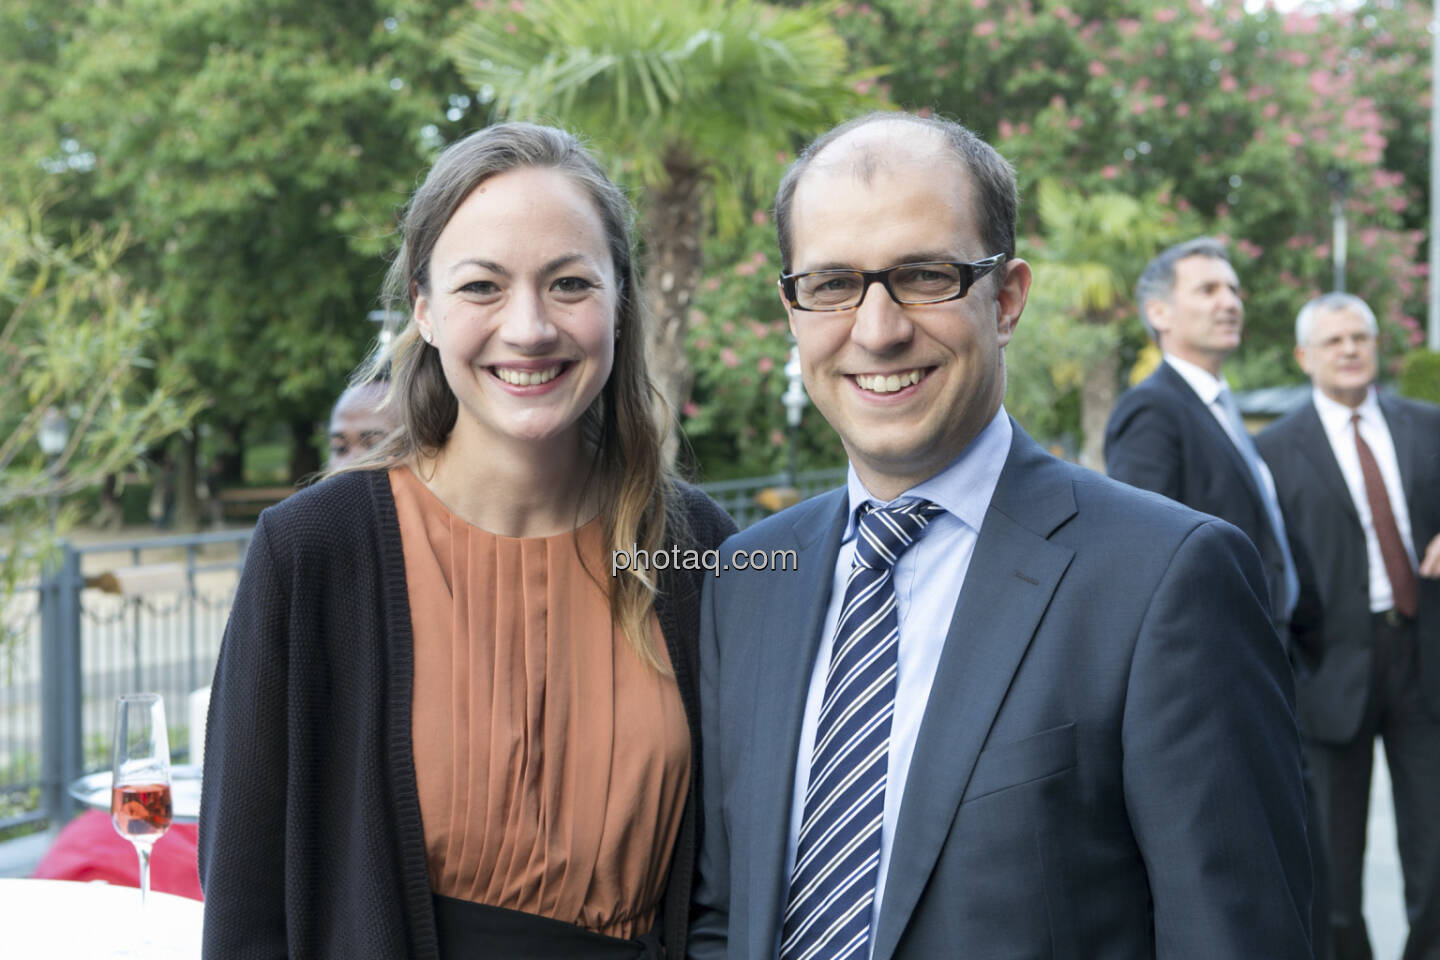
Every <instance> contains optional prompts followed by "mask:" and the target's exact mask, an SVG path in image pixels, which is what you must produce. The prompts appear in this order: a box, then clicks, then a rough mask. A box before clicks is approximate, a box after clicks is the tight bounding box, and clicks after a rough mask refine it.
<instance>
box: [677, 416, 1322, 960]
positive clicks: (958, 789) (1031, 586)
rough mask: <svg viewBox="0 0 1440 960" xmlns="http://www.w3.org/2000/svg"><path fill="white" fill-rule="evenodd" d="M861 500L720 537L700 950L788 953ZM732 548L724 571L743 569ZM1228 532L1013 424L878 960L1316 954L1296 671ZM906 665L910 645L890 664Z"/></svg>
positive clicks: (944, 676)
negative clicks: (1054, 450)
mask: <svg viewBox="0 0 1440 960" xmlns="http://www.w3.org/2000/svg"><path fill="white" fill-rule="evenodd" d="M846 505H847V498H846V493H845V491H844V490H843V489H842V490H837V491H832V492H831V493H828V494H824V495H822V496H820V497H817V498H815V499H813V500H809V501H806V502H805V503H802V504H800V505H798V506H796V507H793V508H791V509H790V510H787V511H785V512H783V513H781V514H778V515H777V516H774V517H771V518H769V519H767V520H766V521H764V522H762V523H760V524H757V525H755V526H753V527H751V528H750V529H748V530H746V531H744V532H743V533H741V534H739V535H738V536H737V537H733V538H731V540H729V541H728V542H727V544H726V547H725V549H727V550H731V549H766V550H769V549H793V550H795V551H797V553H798V557H799V570H798V572H738V571H729V572H727V573H723V574H721V575H720V576H719V577H717V578H713V579H711V580H709V581H707V582H706V587H705V596H704V599H703V601H702V614H701V723H702V740H703V751H704V752H703V757H704V764H703V774H702V780H703V785H704V786H703V791H704V810H705V821H704V824H705V827H704V841H703V844H702V848H701V859H700V866H699V874H698V875H699V880H698V884H697V894H696V897H697V903H696V906H697V911H696V916H695V918H694V922H693V925H692V927H691V939H690V952H691V956H692V957H695V958H706V960H709V958H720V957H729V958H731V960H745V958H761V957H771V958H773V957H774V955H775V950H776V945H777V942H778V941H777V935H778V931H779V923H780V916H781V913H782V911H783V903H784V899H785V896H786V889H787V887H788V878H787V877H786V876H784V872H785V865H784V860H785V847H786V835H787V830H788V829H789V821H790V803H791V796H792V792H793V777H794V770H795V763H796V755H797V745H798V740H799V736H800V727H801V717H802V713H803V710H804V701H805V697H806V691H807V686H808V682H809V678H810V676H811V671H812V669H813V666H814V663H815V657H816V656H817V653H818V651H820V650H821V649H823V648H824V646H823V643H822V641H823V638H822V637H821V636H820V633H821V631H822V629H823V623H824V618H825V612H826V607H827V605H828V603H829V600H830V596H829V594H830V587H831V579H832V575H833V573H834V567H835V560H836V556H837V554H838V551H839V547H840V539H841V536H842V533H843V531H844V528H845V521H846ZM727 555H728V554H727ZM1263 592H1264V586H1263V583H1262V574H1261V570H1260V564H1259V560H1258V558H1257V556H1256V554H1255V551H1254V548H1253V547H1251V546H1250V544H1249V543H1248V542H1247V541H1246V540H1245V538H1244V537H1243V536H1242V535H1241V534H1240V533H1239V532H1238V531H1236V530H1235V529H1234V528H1233V527H1230V526H1228V525H1227V524H1224V523H1221V522H1218V521H1215V520H1213V519H1211V518H1209V517H1204V516H1201V515H1200V514H1197V513H1195V512H1194V511H1191V510H1188V509H1186V508H1184V507H1182V506H1180V505H1179V504H1176V503H1174V502H1172V501H1169V500H1165V499H1162V498H1160V497H1156V496H1152V495H1150V494H1146V493H1142V492H1139V491H1136V490H1134V489H1132V488H1129V487H1125V486H1122V485H1120V484H1117V483H1114V482H1112V481H1110V480H1107V479H1105V478H1104V477H1102V476H1100V475H1098V474H1096V473H1093V472H1092V471H1088V470H1082V469H1080V468H1078V467H1074V466H1072V465H1069V464H1066V463H1063V462H1062V461H1059V460H1056V459H1055V458H1053V457H1051V456H1049V455H1048V454H1046V453H1044V452H1043V451H1042V450H1040V448H1039V446H1038V445H1037V444H1036V443H1035V442H1034V441H1033V440H1031V439H1030V438H1029V437H1028V436H1026V435H1025V433H1024V432H1023V431H1022V430H1020V428H1019V427H1018V426H1016V427H1015V437H1014V440H1013V442H1012V445H1011V450H1010V453H1009V456H1008V458H1007V460H1006V463H1005V467H1004V470H1003V472H1002V474H1001V477H1000V481H999V485H998V486H997V488H996V490H995V495H994V498H993V499H992V501H991V504H990V507H989V509H988V511H987V513H986V516H985V520H984V523H983V527H982V529H981V531H980V534H979V539H978V541H977V543H976V546H975V552H974V555H973V558H972V560H971V563H970V567H969V572H968V574H967V575H966V579H965V584H964V587H963V589H962V590H961V592H960V595H959V597H958V598H957V602H956V605H955V611H954V614H953V617H952V618H951V621H950V622H949V623H936V624H934V625H933V629H934V630H935V631H936V632H937V633H939V632H942V631H943V632H944V635H945V646H944V650H943V652H942V654H941V658H940V662H939V666H938V668H937V672H936V676H935V681H934V688H933V690H932V692H931V695H930V699H929V701H928V703H927V705H926V710H925V715H924V720H923V723H922V727H921V730H920V734H919V739H918V741H917V743H916V745H915V753H914V757H913V760H912V765H911V768H910V776H909V779H908V781H907V784H906V788H905V795H904V798H903V800H902V805H901V809H900V816H899V823H898V826H897V828H896V833H895V836H894V839H893V848H892V855H891V860H890V868H889V869H890V872H889V875H888V877H887V881H886V891H885V899H884V901H883V904H882V907H881V912H880V915H879V919H878V922H877V925H876V928H875V930H874V941H873V942H874V956H875V958H876V960H892V958H903V960H909V958H916V960H919V958H924V960H934V958H936V957H964V958H966V960H987V958H993V960H999V958H1007V960H1009V958H1020V957H1024V958H1042V957H1044V958H1071V960H1110V958H1114V960H1119V958H1124V960H1136V958H1141V957H1166V958H1171V957H1173V958H1182V957H1183V958H1186V960H1193V958H1197V957H1204V958H1206V960H1224V958H1237V960H1238V958H1246V960H1252V958H1254V957H1267V958H1302V957H1309V956H1310V948H1309V942H1308V933H1307V920H1308V916H1309V911H1310V897H1311V891H1310V865H1309V859H1308V854H1307V851H1306V843H1305V827H1304V824H1305V808H1304V803H1303V798H1302V793H1301V780H1300V752H1299V737H1298V735H1297V733H1296V729H1295V721H1294V715H1293V712H1292V693H1291V680H1290V672H1289V669H1288V667H1287V666H1286V663H1285V658H1284V654H1283V652H1282V649H1281V645H1280V642H1279V640H1278V639H1277V637H1276V635H1275V632H1274V629H1273V628H1272V627H1271V624H1270V621H1269V618H1268V616H1267V615H1266V613H1265V610H1264V607H1263V605H1262V602H1261V597H1262V595H1263ZM902 656H903V652H902Z"/></svg>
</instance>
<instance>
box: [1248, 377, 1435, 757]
mask: <svg viewBox="0 0 1440 960" xmlns="http://www.w3.org/2000/svg"><path fill="white" fill-rule="evenodd" d="M1378 399H1379V402H1380V412H1381V413H1382V414H1383V415H1384V417H1385V423H1386V424H1387V425H1388V426H1389V427H1390V437H1391V439H1392V440H1393V441H1394V443H1395V456H1396V459H1397V460H1398V462H1399V466H1400V483H1401V486H1402V487H1403V488H1404V490H1405V503H1403V504H1391V507H1392V509H1394V510H1395V511H1396V512H1397V513H1398V512H1399V511H1400V510H1405V511H1406V512H1407V513H1408V514H1409V517H1410V534H1411V539H1412V541H1413V547H1414V549H1415V552H1416V556H1417V557H1420V556H1423V555H1424V552H1425V546H1426V545H1427V544H1428V543H1429V542H1430V540H1431V539H1432V538H1434V537H1435V535H1436V534H1437V533H1440V407H1435V406H1433V405H1432V404H1428V403H1420V402H1418V401H1415V400H1407V399H1406V398H1404V397H1397V396H1393V395H1391V394H1388V393H1381V394H1380V395H1379V398H1378ZM1255 443H1256V445H1257V446H1258V447H1259V448H1260V452H1261V454H1263V455H1264V457H1265V461H1266V463H1268V464H1269V465H1270V472H1271V473H1272V474H1274V476H1275V488H1276V492H1277V493H1278V494H1279V495H1280V506H1281V508H1282V509H1283V510H1284V511H1285V524H1286V526H1287V527H1289V528H1290V536H1291V538H1292V539H1294V540H1297V541H1299V542H1300V544H1301V545H1302V546H1303V548H1304V550H1305V552H1306V554H1308V555H1309V558H1310V566H1311V567H1312V568H1313V577H1314V585H1313V587H1312V588H1311V590H1312V592H1313V593H1314V595H1315V596H1316V597H1317V598H1318V600H1319V604H1320V610H1319V620H1320V624H1319V629H1318V630H1317V631H1313V632H1315V633H1318V637H1313V638H1308V639H1307V638H1298V639H1301V640H1303V641H1304V642H1305V643H1306V645H1307V646H1309V647H1311V648H1313V649H1314V650H1315V651H1316V652H1317V656H1318V659H1319V665H1318V666H1317V667H1316V668H1314V669H1311V670H1300V671H1298V672H1297V673H1296V676H1295V695H1296V707H1297V712H1298V715H1299V720H1300V727H1301V729H1302V730H1304V731H1305V733H1306V734H1307V735H1308V736H1311V737H1314V738H1315V739H1317V740H1322V741H1325V742H1328V743H1347V742H1349V741H1350V740H1352V739H1353V738H1354V736H1355V733H1356V731H1357V730H1359V728H1360V719H1361V716H1362V715H1363V714H1364V712H1365V705H1366V704H1367V703H1368V702H1369V699H1370V689H1371V678H1370V656H1371V650H1370V647H1371V637H1370V563H1369V557H1368V556H1367V555H1366V551H1365V531H1364V529H1363V528H1362V527H1361V526H1360V515H1359V514H1358V513H1357V512H1356V511H1355V502H1354V501H1353V500H1352V499H1351V498H1350V488H1349V487H1348V486H1347V485H1346V484H1345V476H1344V474H1342V473H1341V472H1340V465H1339V464H1338V463H1337V462H1336V461H1335V451H1334V450H1333V449H1331V447H1330V438H1329V437H1328V436H1326V434H1325V427H1324V425H1322V424H1321V423H1320V415H1319V414H1318V413H1317V412H1316V411H1315V404H1314V403H1306V404H1305V405H1304V406H1302V407H1300V408H1299V409H1297V410H1295V411H1293V412H1292V413H1290V414H1288V415H1286V416H1284V417H1282V418H1281V419H1280V420H1277V421H1276V422H1275V423H1273V424H1271V425H1270V426H1269V427H1267V428H1265V430H1264V431H1262V432H1261V433H1260V435H1259V436H1258V437H1256V438H1255ZM1419 586H1420V597H1419V601H1420V604H1419V610H1418V611H1417V614H1416V620H1417V623H1418V629H1417V631H1416V636H1417V639H1418V642H1419V651H1420V658H1419V659H1420V689H1421V692H1422V694H1423V696H1424V697H1425V702H1426V705H1427V707H1429V709H1430V711H1431V713H1433V714H1434V715H1435V716H1437V717H1440V580H1427V579H1422V580H1420V584H1419Z"/></svg>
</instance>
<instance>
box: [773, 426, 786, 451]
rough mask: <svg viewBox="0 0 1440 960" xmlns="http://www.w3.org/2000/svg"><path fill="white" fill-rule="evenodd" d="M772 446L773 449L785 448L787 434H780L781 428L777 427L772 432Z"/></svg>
mask: <svg viewBox="0 0 1440 960" xmlns="http://www.w3.org/2000/svg"><path fill="white" fill-rule="evenodd" d="M770 446H772V447H783V446H785V434H783V433H781V432H780V428H779V427H776V428H775V429H774V430H771V431H770Z"/></svg>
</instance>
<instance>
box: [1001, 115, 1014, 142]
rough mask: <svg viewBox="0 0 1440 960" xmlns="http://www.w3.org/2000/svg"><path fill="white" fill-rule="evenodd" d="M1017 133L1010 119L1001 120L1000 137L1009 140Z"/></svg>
mask: <svg viewBox="0 0 1440 960" xmlns="http://www.w3.org/2000/svg"><path fill="white" fill-rule="evenodd" d="M1014 133H1015V125H1014V124H1012V123H1011V122H1010V121H1009V120H1001V121H1000V139H1002V140H1008V139H1010V137H1011V136H1012V135H1014Z"/></svg>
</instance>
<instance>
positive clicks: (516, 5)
mask: <svg viewBox="0 0 1440 960" xmlns="http://www.w3.org/2000/svg"><path fill="white" fill-rule="evenodd" d="M510 11H511V12H512V13H524V12H525V0H510Z"/></svg>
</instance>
